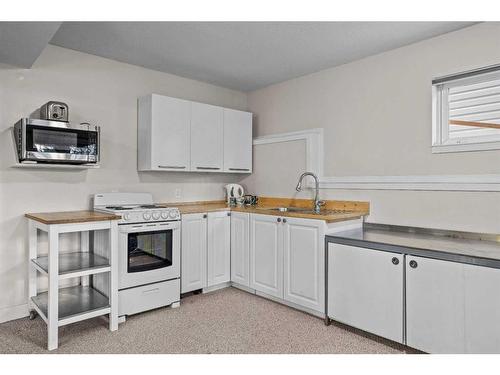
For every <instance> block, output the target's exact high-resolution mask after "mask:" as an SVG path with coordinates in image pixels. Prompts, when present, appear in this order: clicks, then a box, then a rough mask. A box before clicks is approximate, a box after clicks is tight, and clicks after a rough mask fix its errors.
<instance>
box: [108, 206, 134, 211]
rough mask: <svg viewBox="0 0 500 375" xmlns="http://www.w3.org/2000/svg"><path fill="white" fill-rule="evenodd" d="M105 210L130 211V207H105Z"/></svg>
mask: <svg viewBox="0 0 500 375" xmlns="http://www.w3.org/2000/svg"><path fill="white" fill-rule="evenodd" d="M106 208H107V209H109V210H117V211H120V210H130V207H124V206H106Z"/></svg>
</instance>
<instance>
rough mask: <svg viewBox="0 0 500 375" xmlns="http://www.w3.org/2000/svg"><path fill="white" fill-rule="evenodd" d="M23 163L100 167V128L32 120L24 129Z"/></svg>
mask: <svg viewBox="0 0 500 375" xmlns="http://www.w3.org/2000/svg"><path fill="white" fill-rule="evenodd" d="M23 134H24V135H23V153H22V155H21V158H22V160H31V161H46V162H59V163H61V162H64V163H97V162H98V161H99V127H98V126H93V125H87V124H71V123H65V122H57V121H44V120H33V119H30V120H29V121H28V122H26V123H25V124H24V127H23Z"/></svg>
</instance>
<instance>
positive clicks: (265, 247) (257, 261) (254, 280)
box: [250, 214, 283, 298]
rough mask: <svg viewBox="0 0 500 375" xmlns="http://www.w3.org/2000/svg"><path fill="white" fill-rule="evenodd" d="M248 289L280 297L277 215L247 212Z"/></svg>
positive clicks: (280, 237)
mask: <svg viewBox="0 0 500 375" xmlns="http://www.w3.org/2000/svg"><path fill="white" fill-rule="evenodd" d="M278 219H279V221H278ZM250 288H252V289H255V290H257V291H260V292H263V293H266V294H269V295H271V296H274V297H278V298H283V234H282V223H281V218H278V217H276V216H271V215H259V214H252V215H250Z"/></svg>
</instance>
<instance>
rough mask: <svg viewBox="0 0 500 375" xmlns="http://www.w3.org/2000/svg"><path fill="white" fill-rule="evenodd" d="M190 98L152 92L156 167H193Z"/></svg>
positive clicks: (180, 169)
mask: <svg viewBox="0 0 500 375" xmlns="http://www.w3.org/2000/svg"><path fill="white" fill-rule="evenodd" d="M190 108H191V103H190V102H189V101H187V100H181V99H176V98H170V97H168V96H161V95H152V107H151V110H152V116H151V124H152V127H151V142H152V148H151V164H152V169H153V170H166V171H168V170H171V171H187V170H189V167H190V151H189V149H190V111H191V109H190Z"/></svg>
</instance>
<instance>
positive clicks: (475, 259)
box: [325, 234, 500, 269]
mask: <svg viewBox="0 0 500 375" xmlns="http://www.w3.org/2000/svg"><path fill="white" fill-rule="evenodd" d="M325 243H326V244H328V243H338V244H341V245H348V246H357V247H361V248H365V249H367V250H379V251H387V252H390V253H395V254H404V255H413V256H420V257H424V258H431V259H437V260H445V261H451V262H457V263H463V264H470V265H475V266H483V267H490V268H498V269H500V259H494V258H488V257H484V256H479V255H478V256H475V255H469V254H462V253H458V252H457V253H453V252H449V251H445V250H437V249H424V248H418V247H411V246H405V245H397V244H391V243H385V242H376V241H369V240H363V239H355V238H346V237H342V236H340V235H338V234H337V235H336V234H329V235H326V236H325Z"/></svg>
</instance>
